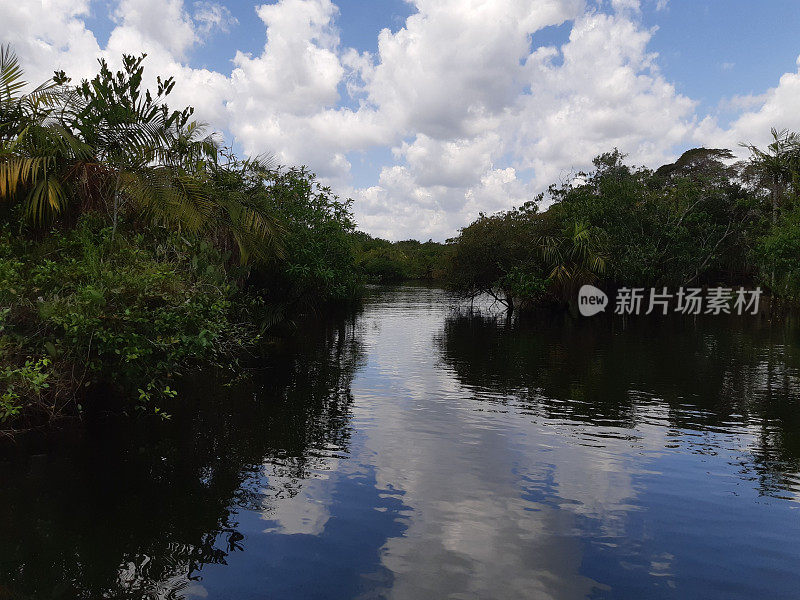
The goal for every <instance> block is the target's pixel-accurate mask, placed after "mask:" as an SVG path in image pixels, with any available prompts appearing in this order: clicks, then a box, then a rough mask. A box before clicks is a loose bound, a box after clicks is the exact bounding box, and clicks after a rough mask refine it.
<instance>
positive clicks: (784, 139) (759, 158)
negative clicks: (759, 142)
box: [742, 128, 800, 225]
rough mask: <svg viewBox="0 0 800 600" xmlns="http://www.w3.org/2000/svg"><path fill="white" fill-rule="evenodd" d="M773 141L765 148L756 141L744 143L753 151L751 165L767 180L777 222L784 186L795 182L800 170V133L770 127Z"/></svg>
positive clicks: (773, 222)
mask: <svg viewBox="0 0 800 600" xmlns="http://www.w3.org/2000/svg"><path fill="white" fill-rule="evenodd" d="M771 133H772V140H773V141H772V143H771V144H769V145H768V146H767V149H766V150H761V149H760V148H758V147H757V146H755V145H753V144H742V145H743V146H744V147H745V148H747V149H748V150H750V154H751V157H750V160H751V164H752V165H753V166H754V167H755V169H756V172H757V173H758V174H759V175H761V176H762V177H763V178H764V179H766V180H767V181H768V182H769V183H768V187H769V188H770V196H771V199H772V224H773V225H775V224H777V222H778V209H779V205H780V204H781V203H782V201H783V196H784V192H785V189H786V187H787V186H788V185H790V184H793V183H796V180H797V177H798V174H799V173H800V135H798V134H797V133H794V132H790V131H788V130H786V129H784V130H782V131H778V130H777V129H775V128H772V129H771Z"/></svg>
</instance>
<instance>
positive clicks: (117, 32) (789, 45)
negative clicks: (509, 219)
mask: <svg viewBox="0 0 800 600" xmlns="http://www.w3.org/2000/svg"><path fill="white" fill-rule="evenodd" d="M798 30H800V7H798V5H797V0H764V1H762V2H758V3H754V2H752V0H724V1H723V0H692V1H687V0H407V1H406V0H336V1H333V0H272V1H267V2H263V1H262V2H253V1H251V0H201V1H194V0H0V43H10V44H12V45H13V47H14V49H15V50H16V51H17V53H18V54H19V56H20V58H21V60H22V62H23V64H24V66H25V68H26V73H27V79H28V80H29V81H31V82H32V83H39V82H41V81H44V80H45V79H47V78H48V77H49V76H51V75H52V72H53V70H55V69H64V70H65V71H66V72H67V73H68V74H69V75H71V76H72V77H73V79H74V80H75V81H79V80H81V79H83V78H90V77H91V76H93V75H94V74H95V73H96V71H97V62H96V61H97V59H98V58H100V57H104V58H106V59H107V60H108V61H109V63H110V64H111V65H112V67H113V66H118V65H119V64H120V57H121V55H122V54H123V53H140V52H147V54H148V58H147V60H146V62H145V66H146V78H147V79H148V80H149V81H150V82H153V83H154V81H155V77H156V75H159V74H161V75H167V76H169V75H173V76H174V77H175V78H176V80H177V85H176V88H175V91H174V92H173V93H172V95H171V96H170V104H171V105H172V106H173V107H175V108H177V107H182V106H186V105H191V106H194V107H195V116H196V117H197V119H198V120H200V121H202V122H204V123H206V124H207V126H208V130H209V131H210V132H211V131H214V132H219V133H220V134H221V135H222V136H224V139H225V142H226V143H227V144H229V145H231V146H233V147H234V148H235V149H236V150H237V152H239V153H240V154H243V155H257V154H261V155H269V156H272V157H273V158H274V160H275V161H277V162H278V163H280V164H284V165H307V166H308V167H310V168H311V169H312V170H313V171H314V172H315V173H317V174H318V176H319V177H320V178H322V179H323V181H324V182H325V183H327V184H329V185H330V186H331V187H332V189H333V190H334V192H335V193H337V194H338V195H340V196H342V197H350V198H352V199H353V211H354V214H355V217H356V220H357V222H358V225H359V228H360V229H362V230H364V231H367V232H369V233H371V234H373V235H378V236H381V237H385V238H389V239H392V240H399V239H408V238H417V239H423V240H425V239H429V238H432V239H434V240H444V239H446V238H448V237H452V236H454V235H456V234H457V232H458V229H459V228H460V227H464V226H465V225H467V224H469V223H470V222H471V221H472V220H474V219H475V218H476V217H477V216H478V214H479V213H480V212H485V213H492V212H495V211H498V210H506V209H508V208H510V207H512V206H518V205H520V204H521V203H523V202H526V201H528V200H532V199H534V198H535V197H536V195H537V194H538V193H539V192H542V191H545V190H546V189H547V186H548V185H549V184H550V183H553V182H559V181H563V180H565V179H568V178H569V176H570V174H571V173H573V172H575V171H576V170H581V169H586V168H587V167H588V166H590V165H591V159H592V158H593V157H594V156H596V155H598V154H600V153H601V152H605V151H608V150H610V149H612V148H614V147H617V148H619V149H620V150H621V151H623V152H625V153H627V154H628V160H629V162H630V163H632V164H635V165H645V166H648V167H652V168H656V167H658V166H660V165H662V164H664V163H667V162H671V161H673V160H674V159H675V158H676V157H677V156H678V155H680V153H681V152H682V151H684V150H686V149H688V148H692V147H698V146H706V147H725V148H730V149H732V150H735V151H737V152H744V150H742V149H741V148H740V146H739V144H740V143H742V142H748V143H756V144H764V143H766V142H767V141H768V140H769V136H770V128H772V127H776V128H778V129H784V128H788V129H793V130H800V39H799V38H797V35H796V32H797V31H798ZM151 85H152V84H151Z"/></svg>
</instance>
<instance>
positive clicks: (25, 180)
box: [0, 47, 280, 262]
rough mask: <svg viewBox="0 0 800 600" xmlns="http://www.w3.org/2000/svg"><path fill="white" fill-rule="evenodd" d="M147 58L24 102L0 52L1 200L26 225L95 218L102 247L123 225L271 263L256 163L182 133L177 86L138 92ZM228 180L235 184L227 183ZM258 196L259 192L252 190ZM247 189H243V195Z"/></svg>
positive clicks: (15, 63)
mask: <svg viewBox="0 0 800 600" xmlns="http://www.w3.org/2000/svg"><path fill="white" fill-rule="evenodd" d="M145 57H146V55H141V56H139V57H134V56H129V55H125V56H123V61H122V62H123V70H122V71H119V72H117V73H116V74H114V73H112V72H111V70H110V68H109V67H108V64H107V63H106V62H105V61H104V60H101V61H100V73H99V74H98V75H97V76H96V77H95V78H94V79H92V80H91V81H84V82H83V83H82V84H81V85H80V86H70V85H69V83H70V80H69V78H68V77H66V75H65V74H64V73H63V72H62V73H56V76H55V77H54V78H53V79H51V80H50V81H48V82H46V83H45V84H43V85H41V86H39V87H37V88H36V89H35V90H33V91H32V92H31V93H29V94H23V93H22V90H23V89H24V88H25V87H26V85H27V84H26V82H25V81H24V80H23V71H22V68H21V67H20V64H19V60H18V59H17V57H16V55H15V54H14V53H13V51H12V50H11V49H10V48H9V47H3V48H2V52H0V118H2V120H0V134H2V135H1V136H0V199H4V200H6V201H19V202H21V203H22V204H23V207H24V212H25V214H26V215H27V217H28V218H29V220H30V222H32V223H33V224H34V225H41V224H43V223H46V222H49V221H50V220H51V219H52V218H54V217H56V216H57V215H58V214H60V213H61V212H62V211H63V209H64V208H65V206H66V204H67V202H68V200H69V199H72V198H75V199H77V200H79V201H80V206H79V207H78V210H79V211H86V210H95V211H97V210H99V211H105V212H106V213H107V214H108V216H109V218H110V219H111V222H112V237H113V235H114V234H115V233H116V231H117V227H118V224H119V221H120V218H121V217H122V216H123V215H124V214H127V213H133V214H135V215H137V216H138V217H143V218H144V219H145V220H146V221H148V222H151V223H158V224H161V225H165V226H168V227H170V228H172V229H176V230H179V231H182V232H186V233H189V234H195V235H204V236H208V237H211V238H214V239H216V240H217V241H221V242H222V243H227V240H231V242H232V243H235V245H236V248H237V249H238V255H239V257H240V259H241V260H242V261H243V262H246V261H248V260H250V259H251V258H252V259H255V260H259V261H269V260H271V259H272V258H274V257H275V256H279V255H280V244H279V243H278V237H279V235H278V233H279V228H278V227H277V225H276V222H275V219H274V218H272V217H271V215H270V214H269V213H268V211H267V210H266V209H265V205H264V203H263V202H262V203H259V202H258V197H257V195H255V196H254V195H253V194H252V193H251V192H252V189H248V185H249V184H248V182H252V181H259V180H260V181H261V182H263V181H266V180H268V179H269V175H270V174H269V167H268V166H267V165H266V164H264V163H263V162H262V161H258V160H255V161H243V162H242V161H238V160H237V159H235V158H234V157H232V155H230V154H228V155H226V157H227V161H226V162H225V161H223V162H221V161H220V158H221V153H220V149H219V146H218V143H217V141H216V139H215V138H214V136H213V135H205V134H204V130H205V128H204V126H203V125H202V124H200V123H197V122H195V121H190V120H189V119H190V117H191V115H192V113H193V109H191V108H187V109H185V110H183V111H170V110H169V109H168V107H167V105H166V104H165V103H164V99H165V98H166V96H168V95H169V94H170V92H171V91H172V89H173V87H174V85H175V82H174V80H173V79H172V78H167V79H162V78H160V77H159V78H158V79H157V81H158V89H157V91H156V93H155V94H151V92H150V91H149V90H144V91H143V90H142V88H141V84H142V78H143V70H144V69H143V66H142V63H143V61H144V59H145ZM237 170H238V172H237ZM261 187H262V189H261V190H260V191H261V192H262V193H263V192H264V191H265V190H264V189H263V188H264V186H263V185H262V186H261ZM250 188H252V185H250Z"/></svg>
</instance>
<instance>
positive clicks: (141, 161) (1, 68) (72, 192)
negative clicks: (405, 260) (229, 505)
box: [0, 48, 360, 429]
mask: <svg viewBox="0 0 800 600" xmlns="http://www.w3.org/2000/svg"><path fill="white" fill-rule="evenodd" d="M143 59H144V56H141V57H133V56H125V57H124V60H123V65H124V67H123V69H122V70H121V71H120V72H117V73H112V72H111V70H110V69H109V67H108V66H107V65H106V63H105V62H102V61H101V63H100V72H99V73H98V75H97V76H96V77H95V78H94V79H93V80H91V81H83V82H81V83H80V84H79V85H73V84H72V82H71V81H70V79H69V78H68V77H67V76H66V75H65V74H64V73H56V74H55V76H54V78H53V79H52V80H51V81H49V82H47V83H46V84H44V85H41V86H39V87H38V88H36V89H34V90H33V91H31V92H29V93H24V90H25V89H27V85H26V83H25V81H24V80H23V73H22V70H21V68H20V66H19V62H18V60H17V57H16V56H15V55H14V53H13V52H12V51H11V50H10V49H9V48H2V50H1V51H0V280H2V282H3V285H2V286H0V429H3V428H6V429H8V428H14V427H16V428H19V427H23V426H28V425H32V424H36V423H42V422H46V421H49V420H50V419H52V418H53V417H56V416H59V415H64V414H77V413H79V412H80V411H82V410H87V409H98V408H99V409H102V410H105V409H111V408H113V409H115V410H124V411H129V410H130V409H132V408H134V407H135V408H136V409H137V410H140V411H145V412H151V413H152V412H155V413H159V412H160V411H159V408H158V405H159V404H158V401H159V398H161V399H163V398H164V397H171V396H174V395H175V393H176V392H175V390H174V387H173V386H174V383H172V380H173V378H174V376H175V375H176V374H177V373H180V372H184V371H186V370H187V369H189V368H191V367H192V366H194V365H199V364H208V363H209V362H211V363H213V362H219V363H223V362H224V364H230V362H231V358H232V357H233V356H235V354H236V353H237V351H239V350H241V349H242V348H244V347H246V346H248V345H250V344H252V343H253V341H254V340H256V339H258V336H259V335H260V334H261V333H263V331H264V330H265V329H266V328H267V327H269V326H270V325H272V324H274V323H276V322H278V321H280V320H282V319H284V318H286V317H287V316H289V315H294V314H298V313H301V312H308V311H312V310H316V309H317V308H319V307H320V306H322V305H324V304H326V303H330V302H335V301H342V300H346V299H349V298H351V297H353V296H354V295H355V294H356V293H357V290H358V286H359V277H360V276H359V274H358V271H357V269H356V268H355V257H354V253H353V250H352V235H353V230H354V223H353V221H352V217H351V213H350V205H349V202H344V201H340V200H339V199H338V198H337V197H336V196H334V195H333V194H331V192H330V190H329V189H328V188H326V187H324V186H322V185H321V184H319V182H317V180H316V178H315V176H314V174H313V173H310V172H309V171H307V170H306V169H304V168H279V167H275V166H272V165H270V164H269V163H268V162H266V161H264V160H261V159H251V160H240V159H238V158H236V157H235V156H234V155H233V154H232V153H231V152H230V151H229V150H227V149H225V148H221V147H220V145H219V143H218V142H217V140H216V139H215V138H214V137H213V136H207V135H205V134H204V133H203V126H202V125H201V124H199V123H196V122H194V121H192V120H191V115H192V109H191V108H186V109H183V110H180V111H176V110H170V109H169V108H168V106H167V104H166V102H165V101H166V98H167V97H168V96H169V94H170V93H171V91H172V89H173V87H174V81H173V80H172V79H161V78H158V80H157V82H158V85H157V90H156V91H155V92H151V91H149V90H145V89H143V87H142V79H143V66H142V63H143ZM223 357H224V358H225V361H223V360H222V358H223ZM101 392H103V393H101ZM105 392H108V393H105ZM120 392H121V393H120ZM120 397H121V398H123V399H126V401H125V402H123V403H122V406H113V407H112V406H110V402H111V401H110V400H109V398H120ZM100 398H102V402H100V401H99V399H100ZM161 414H163V413H161Z"/></svg>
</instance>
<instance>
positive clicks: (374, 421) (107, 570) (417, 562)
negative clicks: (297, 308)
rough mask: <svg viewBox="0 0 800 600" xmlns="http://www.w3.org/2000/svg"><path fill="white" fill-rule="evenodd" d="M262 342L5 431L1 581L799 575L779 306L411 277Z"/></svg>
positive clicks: (481, 595)
mask: <svg viewBox="0 0 800 600" xmlns="http://www.w3.org/2000/svg"><path fill="white" fill-rule="evenodd" d="M263 363H264V365H263V366H262V365H260V364H256V365H255V368H251V369H247V370H245V369H244V368H243V369H242V371H243V373H242V377H241V378H240V380H239V381H237V382H236V383H234V384H233V385H222V384H221V383H216V382H215V381H208V378H206V377H199V376H198V377H196V378H194V380H193V381H190V382H188V384H187V389H185V390H184V391H182V394H181V402H183V403H184V405H185V409H183V410H175V411H173V416H172V418H171V419H170V420H168V421H165V422H163V423H153V422H152V421H142V420H133V421H131V420H128V421H116V420H115V421H112V422H108V421H100V422H89V423H87V424H86V425H85V426H84V427H81V428H80V429H79V430H69V429H68V430H65V431H62V432H61V433H59V434H57V435H51V436H46V437H45V438H41V437H40V438H36V439H34V440H30V441H28V440H23V441H21V442H19V443H17V444H16V445H15V446H14V447H13V448H11V449H8V448H6V449H5V450H4V451H3V453H2V454H0V599H5V598H20V599H22V598H36V599H39V598H47V599H56V598H58V599H61V598H64V599H73V598H92V599H94V598H114V599H116V598H164V599H167V598H184V599H195V598H209V599H231V600H247V599H266V598H269V599H311V598H315V599H317V598H319V599H351V598H365V599H366V598H370V599H372V598H391V599H409V600H412V599H413V600H420V599H440V598H458V599H473V598H474V599H481V600H485V599H491V598H498V599H506V598H507V599H517V598H535V599H547V598H553V599H573V598H595V599H599V598H631V599H641V598H648V599H654V598H681V599H685V598H703V599H714V598H719V599H726V600H728V599H736V598H742V599H752V598H792V597H798V596H800V511H799V510H798V509H800V474H799V473H800V385H799V384H800V370H799V369H800V330H799V329H798V328H796V327H794V326H792V325H791V324H789V323H787V322H785V321H784V320H781V321H779V322H777V323H770V322H769V321H767V320H766V319H763V318H760V319H759V318H755V317H722V316H720V317H707V318H704V319H703V318H700V319H691V318H666V317H665V318H659V319H655V318H649V317H644V316H642V317H630V318H629V319H627V320H626V321H623V320H622V319H621V318H607V317H604V316H602V315H600V316H597V317H592V318H590V319H587V318H581V319H573V318H571V317H569V316H568V315H540V316H535V317H534V316H530V317H527V318H516V317H515V318H514V319H508V318H506V317H505V316H504V314H503V313H502V312H500V311H499V310H497V309H496V307H492V306H490V305H488V304H486V303H483V304H482V303H478V304H477V305H475V306H473V307H470V306H469V305H461V306H456V305H454V303H453V302H452V300H451V299H449V298H448V297H447V296H446V295H445V293H444V292H442V291H441V290H438V289H436V288H429V287H424V286H404V287H396V288H386V289H376V290H373V293H372V294H371V295H370V297H369V298H368V299H367V301H366V303H365V305H364V307H363V308H362V309H361V310H359V311H358V312H357V313H355V314H352V315H348V316H346V317H344V318H341V319H339V320H332V321H328V322H325V323H323V324H315V325H314V326H313V327H301V328H300V329H299V330H298V331H297V333H296V335H294V336H293V337H292V338H291V339H290V340H287V341H284V342H281V343H276V344H274V347H273V348H271V349H270V351H269V352H268V353H267V354H266V358H265V359H264V360H263ZM212 379H213V378H212Z"/></svg>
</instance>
